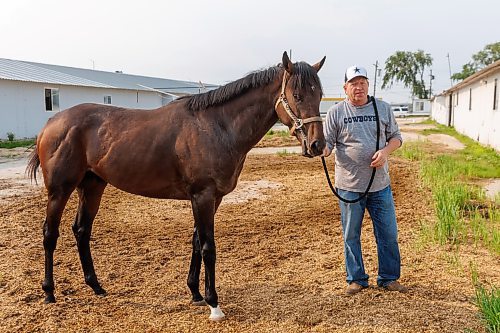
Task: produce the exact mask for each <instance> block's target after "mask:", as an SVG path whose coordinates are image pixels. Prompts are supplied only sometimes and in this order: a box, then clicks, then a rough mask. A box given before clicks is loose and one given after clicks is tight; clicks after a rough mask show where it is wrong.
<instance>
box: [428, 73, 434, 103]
mask: <svg viewBox="0 0 500 333" xmlns="http://www.w3.org/2000/svg"><path fill="white" fill-rule="evenodd" d="M429 77H430V80H429V98H431V97H432V80H434V75H432V69H431V74H430V75H429Z"/></svg>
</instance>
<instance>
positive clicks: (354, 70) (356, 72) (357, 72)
mask: <svg viewBox="0 0 500 333" xmlns="http://www.w3.org/2000/svg"><path fill="white" fill-rule="evenodd" d="M358 76H363V77H365V78H367V79H368V74H367V73H366V69H365V68H364V67H361V66H356V65H355V66H351V67H349V68H347V69H346V71H345V76H344V82H347V81H351V80H352V79H354V78H355V77H358Z"/></svg>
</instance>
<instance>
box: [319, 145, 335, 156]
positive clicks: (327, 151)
mask: <svg viewBox="0 0 500 333" xmlns="http://www.w3.org/2000/svg"><path fill="white" fill-rule="evenodd" d="M331 153H332V151H331V150H330V149H329V148H328V146H325V149H323V154H321V156H322V157H328V156H330V154H331Z"/></svg>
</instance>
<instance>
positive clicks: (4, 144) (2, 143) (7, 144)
mask: <svg viewBox="0 0 500 333" xmlns="http://www.w3.org/2000/svg"><path fill="white" fill-rule="evenodd" d="M34 144H35V139H19V140H12V141H8V140H0V148H7V149H12V148H17V147H30V146H32V145H34Z"/></svg>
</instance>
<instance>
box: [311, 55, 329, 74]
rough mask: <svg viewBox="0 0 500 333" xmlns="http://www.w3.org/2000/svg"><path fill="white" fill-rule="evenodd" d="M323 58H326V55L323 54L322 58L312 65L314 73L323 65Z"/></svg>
mask: <svg viewBox="0 0 500 333" xmlns="http://www.w3.org/2000/svg"><path fill="white" fill-rule="evenodd" d="M325 60H326V56H324V57H323V59H321V61H320V62H318V63H317V64H314V65H313V68H314V69H315V70H316V73H317V72H319V70H320V69H321V67H323V64H324V63H325Z"/></svg>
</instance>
